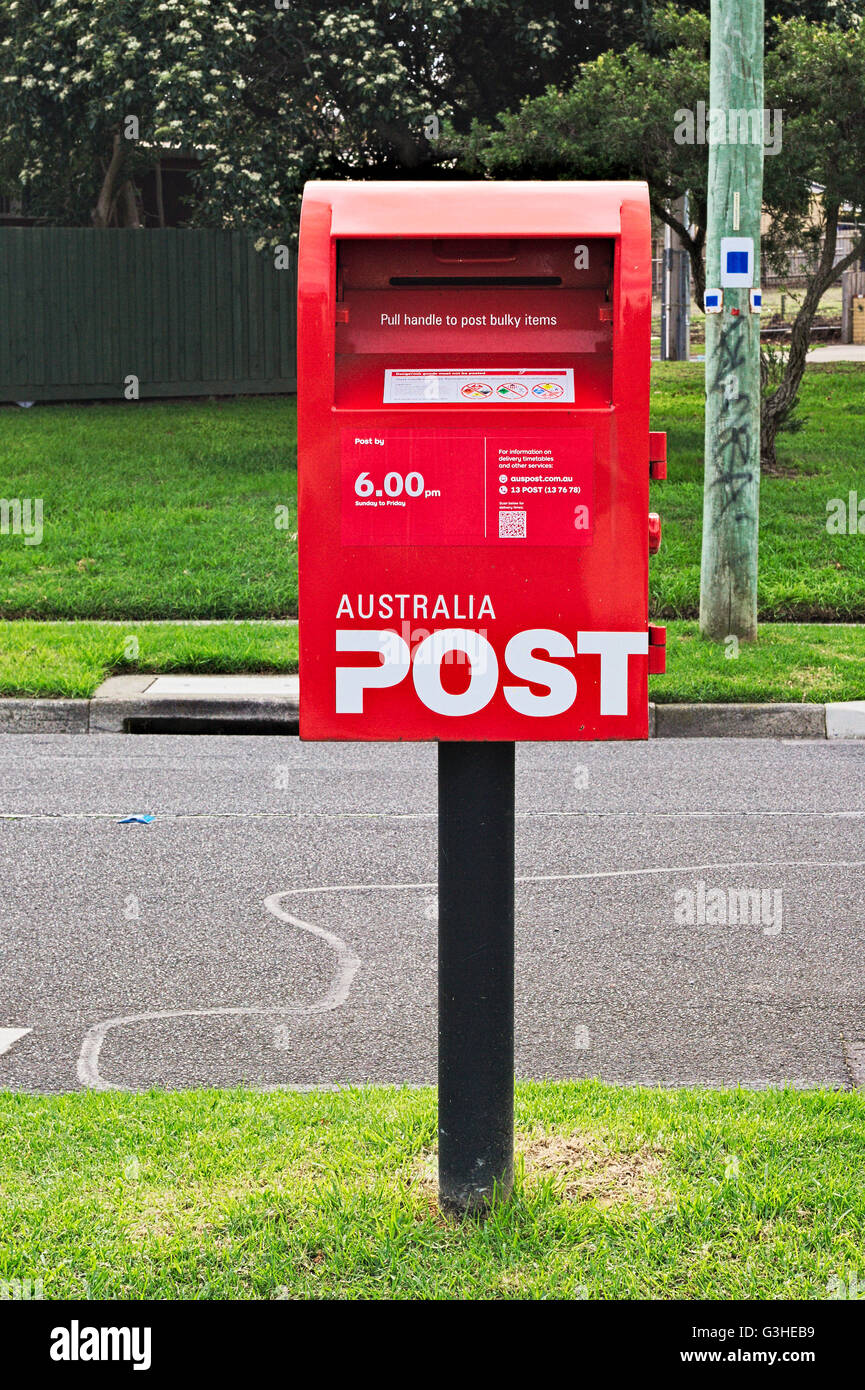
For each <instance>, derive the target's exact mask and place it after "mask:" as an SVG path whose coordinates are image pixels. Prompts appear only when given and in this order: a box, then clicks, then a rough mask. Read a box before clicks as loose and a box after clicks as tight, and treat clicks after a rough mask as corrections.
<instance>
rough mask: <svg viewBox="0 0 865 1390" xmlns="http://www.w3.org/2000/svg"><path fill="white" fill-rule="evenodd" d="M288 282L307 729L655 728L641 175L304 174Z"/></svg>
mask: <svg viewBox="0 0 865 1390" xmlns="http://www.w3.org/2000/svg"><path fill="white" fill-rule="evenodd" d="M298 276H299V285H298V304H299V362H298V409H299V419H298V434H299V523H298V531H299V566H300V692H301V698H300V733H301V736H302V737H303V738H310V739H470V740H486V739H495V740H507V741H510V740H523V739H568V740H575V739H608V738H616V739H625V738H628V739H633V738H645V737H647V734H648V694H647V679H648V671H649V668H650V659H651V658H650V631H649V624H648V557H649V547H650V530H651V532H652V548H653V549H655V548H657V545H656V542H657V541H659V539H660V534H659V530H658V527H657V525H653V526H651V527H650V523H649V471H650V448H649V356H650V321H651V251H650V224H649V199H648V191H647V188H646V186H645V184H642V183H565V182H562V183H541V182H538V183H481V182H478V183H472V182H452V183H393V184H390V183H388V184H384V183H309V184H307V186H306V190H305V193H304V198H303V209H302V214H301V225H300V247H299V257H298ZM654 440H655V442H654V444H653V457H656V456H659V455H658V450H659V447H660V446H659V444H658V437H657V436H655V437H654ZM654 521H655V522H656V521H657V519H656V518H655V519H654ZM651 643H652V650H653V653H654V655H655V660H654V662H653V663H652V666H651V669H652V670H660V669H662V662H663V630H662V629H658V628H653V629H652V634H651ZM659 658H660V659H659Z"/></svg>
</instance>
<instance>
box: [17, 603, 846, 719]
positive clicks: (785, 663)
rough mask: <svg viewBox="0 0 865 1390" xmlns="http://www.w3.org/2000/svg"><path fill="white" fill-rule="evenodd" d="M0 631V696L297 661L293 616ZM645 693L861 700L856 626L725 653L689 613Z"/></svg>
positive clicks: (680, 697) (807, 629) (771, 628)
mask: <svg viewBox="0 0 865 1390" xmlns="http://www.w3.org/2000/svg"><path fill="white" fill-rule="evenodd" d="M0 631H2V636H3V641H2V643H0V696H3V695H35V696H41V697H62V696H65V697H67V698H71V697H79V698H84V699H86V698H88V697H89V696H91V695H92V694H93V692H94V691H95V690H96V688H97V686H99V685H101V683H102V681H104V680H105V679H106V677H108V676H111V675H122V674H127V673H133V672H136V671H154V672H160V671H195V672H223V673H225V672H233V671H238V672H241V671H248V672H256V671H258V672H263V671H275V672H276V671H296V670H297V626H296V625H283V624H275V623H274V624H269V623H206V624H203V625H202V626H197V625H196V626H182V625H178V624H171V623H165V624H162V623H160V624H156V623H136V622H130V623H126V624H123V625H120V626H117V625H114V624H110V623H57V622H55V623H40V622H32V621H19V622H10V623H5V624H3V626H2V629H0ZM130 639H134V643H132V642H131V641H130ZM135 644H137V645H135ZM649 695H650V698H651V699H652V700H656V701H658V702H659V703H666V704H669V703H671V702H672V703H675V702H677V701H689V700H711V701H721V702H729V701H733V702H735V701H740V700H741V701H751V700H756V701H761V700H762V701H765V700H780V701H788V700H792V701H801V700H810V701H814V702H816V703H818V704H820V703H824V702H825V701H827V700H860V699H865V627H855V626H854V627H844V626H841V625H836V626H833V625H831V624H830V625H818V624H810V623H808V624H795V623H766V624H764V625H763V626H762V627H761V629H760V637H759V641H758V642H757V643H756V645H753V646H748V645H746V644H745V643H742V644H741V645H740V646H739V648H738V654H737V655H734V648H733V646H732V645H730V644H728V645H726V646H725V645H724V643H720V642H707V641H704V640H703V638H701V637H700V634H699V630H698V627H697V624H696V623H694V622H673V623H669V624H668V625H667V674H666V675H664V676H652V677H651V678H650V680H649Z"/></svg>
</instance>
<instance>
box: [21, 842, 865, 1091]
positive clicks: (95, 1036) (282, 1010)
mask: <svg viewBox="0 0 865 1390" xmlns="http://www.w3.org/2000/svg"><path fill="white" fill-rule="evenodd" d="M763 868H788V869H803V868H807V869H860V868H865V859H739V860H732V861H727V862H722V863H718V864H677V865H673V866H667V867H657V868H642V869H610V870H602V871H600V872H592V873H581V874H519V875H517V877H516V879H515V882H516V883H575V882H582V881H587V880H591V879H613V878H636V877H640V876H646V877H648V876H652V875H655V874H694V873H705V872H707V871H708V870H717V869H720V870H725V869H763ZM437 886H438V885H437V884H436V883H435V882H423V883H332V884H323V885H318V886H316V887H311V888H286V889H283V891H282V892H280V893H272V894H271V895H270V897H267V898H265V899H264V906H265V907H266V908H267V910H268V912H270V913H272V914H273V916H274V917H277V918H279V920H280V921H281V922H286V923H288V925H289V926H292V927H297V928H299V930H301V931H305V932H309V933H310V934H311V935H312V936H316V937H318V938H319V940H321V941H324V942H325V944H326V945H327V946H329V947H330V948H331V950H332V951H334V953H335V954H336V957H337V971H336V974H335V976H334V979H333V981H332V982H331V986H330V988H329V990H328V992H327V994H326V995H325V996H324V998H323V999H321V1000H319V1001H318V1003H315V1004H303V1005H301V1004H298V1005H294V1006H291V1005H286V1006H283V1007H279V1006H278V1005H276V1006H274V1007H273V1008H268V1007H262V1006H258V1005H252V1004H250V1005H245V1004H244V1005H239V1006H237V1007H223V1008H213V1009H156V1010H151V1011H148V1012H146V1013H139V1014H127V1015H125V1016H123V1017H119V1018H109V1019H105V1020H104V1021H103V1022H101V1023H96V1024H94V1025H93V1027H92V1028H90V1029H88V1031H87V1033H86V1034H85V1036H84V1041H83V1042H82V1044H81V1052H80V1054H79V1057H78V1063H77V1074H78V1080H79V1081H80V1082H81V1084H82V1086H86V1087H87V1088H88V1089H89V1090H92V1091H122V1090H123V1089H124V1088H123V1087H122V1086H117V1085H115V1084H114V1082H112V1081H106V1080H104V1078H103V1077H102V1076H100V1073H99V1054H100V1052H101V1050H102V1044H103V1042H104V1041H105V1038H106V1035H107V1034H108V1033H110V1032H111V1031H112V1030H113V1029H115V1028H122V1027H124V1026H125V1025H127V1024H133V1023H149V1022H153V1021H154V1020H157V1019H165V1018H209V1017H217V1016H221V1017H243V1016H246V1017H250V1018H252V1017H271V1018H280V1017H282V1018H287V1017H302V1016H303V1015H308V1014H316V1013H323V1012H325V1011H327V1010H330V1009H337V1008H339V1007H340V1005H342V1004H344V1003H345V1001H346V999H347V998H348V994H349V990H350V989H351V986H352V983H353V981H354V977H355V975H356V974H357V972H358V970H359V969H360V965H361V961H360V957H359V956H356V955H355V954H354V952H353V951H352V949H351V947H349V946H347V945H346V943H345V942H344V941H343V940H342V938H341V937H339V936H336V935H335V934H334V933H333V932H329V931H326V930H325V928H324V927H319V926H316V924H315V923H314V922H304V921H302V920H301V919H300V918H299V917H295V916H293V915H292V913H290V912H286V911H285V909H284V908H283V907H282V906H281V900H282V899H283V898H289V897H309V896H310V895H312V894H314V893H329V894H333V893H381V892H398V891H404V892H409V891H412V890H417V889H427V890H428V889H430V888H437ZM25 1031H29V1030H25ZM0 1051H2V1048H0ZM275 1089H280V1090H283V1089H284V1090H318V1089H320V1088H319V1087H317V1086H315V1085H312V1086H302V1087H301V1086H298V1087H294V1086H288V1087H277V1088H275Z"/></svg>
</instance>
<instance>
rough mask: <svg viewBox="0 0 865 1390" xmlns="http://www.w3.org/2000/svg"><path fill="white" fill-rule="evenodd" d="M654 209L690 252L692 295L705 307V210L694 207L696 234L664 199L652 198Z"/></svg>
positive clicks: (696, 301) (697, 302) (657, 215)
mask: <svg viewBox="0 0 865 1390" xmlns="http://www.w3.org/2000/svg"><path fill="white" fill-rule="evenodd" d="M651 203H652V211H653V212H654V214H655V216H656V217H659V218H660V219H661V221H662V222H665V223H666V224H667V226H668V227H671V228H672V229H673V231H674V232H675V233H676V235H677V237H678V238H679V240H680V241H681V243H682V245H683V246H684V248H685V250H686V251H687V253H688V258H689V260H690V262H691V295H692V297H693V299H694V302H695V303H696V304H698V305H699V306H700V308H701V309H702V307H703V291H704V290H705V288H706V271H705V267H704V265H703V246H704V244H705V241H706V226H705V211H704V210H701V209H700V207H699V206H696V207H695V208H694V222H693V225H694V229H695V230H694V235H693V236H691V231H690V228H689V227H686V226H685V224H684V223H683V222H682V221H681V220H680V218H678V217H676V216H675V215H674V214H673V213H672V212H671V211H670V208H669V206H668V205H667V204H666V203H664V202H663V201H662V200H659V199H657V198H652V200H651Z"/></svg>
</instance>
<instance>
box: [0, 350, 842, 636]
mask: <svg viewBox="0 0 865 1390" xmlns="http://www.w3.org/2000/svg"><path fill="white" fill-rule="evenodd" d="M652 383H653V385H652V425H653V428H655V429H666V430H667V432H668V435H669V474H670V476H669V479H668V481H667V482H665V483H659V484H655V485H654V486H653V488H652V501H653V506H655V507H656V508H657V510H659V511H660V512H661V515H662V518H663V523H664V531H663V535H664V542H663V546H662V548H661V552H660V554H659V555H658V556H656V557H655V558H654V559H653V560H652V562H651V565H650V573H651V603H652V612H653V614H654V616H655V617H658V618H664V617H666V618H673V617H676V618H693V617H696V616H697V611H698V604H699V567H700V532H701V526H702V480H703V461H702V459H703V367H702V364H700V363H678V362H665V363H655V364H654V367H653V371H652ZM802 409H803V413H804V415H805V416H806V417H807V423H806V425H805V428H804V429H803V430H802V431H801V432H800V433H799V434H797V435H786V436H782V438H781V443H780V448H779V454H780V458H781V461H782V463H783V465H784V467H785V468H786V469H787V470H788V473H789V476H784V477H779V478H764V480H763V484H762V489H761V554H760V608H761V617H762V618H763V619H764V620H770V619H774V620H790V621H827V622H832V621H865V535H863V536H859V535H856V536H830V535H829V534H828V533H827V531H826V503H827V501H828V500H829V498H831V497H846V496H847V494H848V492H849V491H850V490H854V491H858V492H860V494H861V495H862V496H863V498H865V367H863V366H862V365H861V364H856V363H844V362H841V363H830V364H821V365H815V366H813V367H809V368H808V370H807V372H806V375H805V383H804V386H803V391H802ZM295 449H296V439H295V406H294V401H293V399H290V398H249V399H238V400H229V401H215V400H202V401H194V402H189V401H181V402H163V401H160V402H138V403H135V404H126V405H115V404H112V405H62V406H37V407H35V408H34V409H32V410H26V411H25V410H18V409H17V408H15V407H4V408H3V409H0V479H2V487H0V495H2V496H4V497H31V498H35V497H41V498H42V499H43V504H44V539H43V541H42V544H41V545H32V546H25V545H24V543H23V538H22V537H20V536H11V535H6V536H0V617H3V618H26V617H32V618H120V619H124V620H126V619H133V618H135V619H143V618H172V617H178V618H269V617H287V616H292V615H294V614H296V611H297V558H296V546H295V542H294V533H295V530H296V522H295V514H294V510H293V508H294V498H295ZM280 506H287V507H289V509H290V511H289V514H288V517H287V526H286V527H285V528H283V529H277V527H276V525H275V520H276V516H277V513H276V508H277V507H280ZM280 519H282V517H281V516H280Z"/></svg>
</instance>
